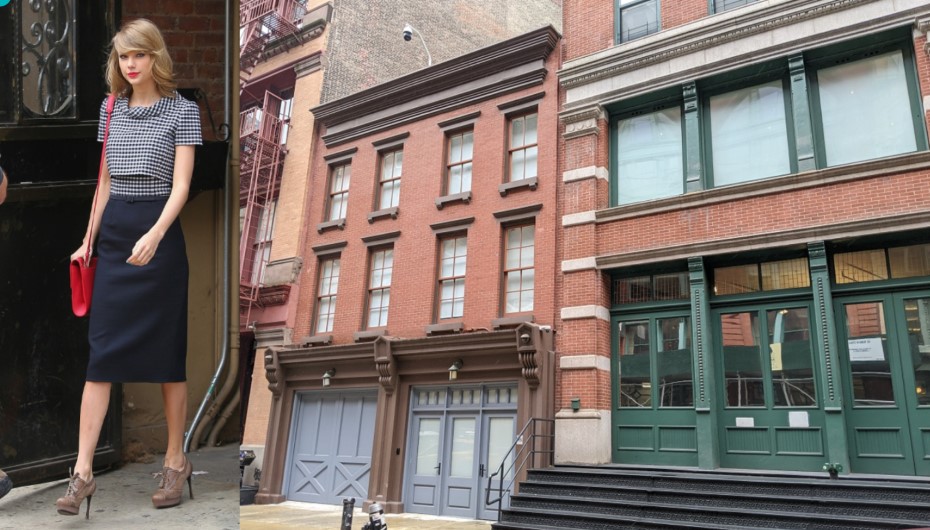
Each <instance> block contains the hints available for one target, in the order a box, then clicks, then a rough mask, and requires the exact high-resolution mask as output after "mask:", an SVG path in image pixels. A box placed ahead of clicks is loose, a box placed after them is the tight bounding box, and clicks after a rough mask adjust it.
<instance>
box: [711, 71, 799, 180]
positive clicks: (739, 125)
mask: <svg viewBox="0 0 930 530" xmlns="http://www.w3.org/2000/svg"><path fill="white" fill-rule="evenodd" d="M710 125H711V145H712V148H713V164H714V166H713V169H714V186H725V185H727V184H735V183H737V182H746V181H750V180H757V179H761V178H766V177H773V176H776V175H785V174H787V173H790V172H791V161H790V154H789V152H788V125H787V119H786V117H785V96H784V91H783V89H782V82H781V80H780V79H779V80H775V81H771V82H769V83H765V84H761V85H757V86H753V87H748V88H742V89H740V90H735V91H733V92H728V93H726V94H720V95H718V96H712V97H711V98H710Z"/></svg>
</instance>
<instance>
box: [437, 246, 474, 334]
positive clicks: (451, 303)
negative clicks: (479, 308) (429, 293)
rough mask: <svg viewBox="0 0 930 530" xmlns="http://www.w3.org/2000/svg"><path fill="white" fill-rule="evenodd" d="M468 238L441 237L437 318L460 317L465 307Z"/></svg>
mask: <svg viewBox="0 0 930 530" xmlns="http://www.w3.org/2000/svg"><path fill="white" fill-rule="evenodd" d="M467 253H468V238H467V237H465V236H460V237H452V238H448V239H443V240H442V243H441V244H440V256H439V261H440V264H439V318H441V319H442V318H457V317H461V316H462V314H463V313H464V309H465V262H466V258H467Z"/></svg>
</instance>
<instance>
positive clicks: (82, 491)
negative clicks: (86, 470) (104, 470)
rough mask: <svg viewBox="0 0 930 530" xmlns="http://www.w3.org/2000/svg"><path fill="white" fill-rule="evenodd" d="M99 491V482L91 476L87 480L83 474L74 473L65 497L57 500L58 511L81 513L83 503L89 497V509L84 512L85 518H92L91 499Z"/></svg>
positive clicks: (64, 513)
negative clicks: (82, 476)
mask: <svg viewBox="0 0 930 530" xmlns="http://www.w3.org/2000/svg"><path fill="white" fill-rule="evenodd" d="M96 492H97V482H96V481H95V480H94V478H93V477H91V479H90V481H85V480H84V479H83V478H81V475H79V474H77V473H74V474H72V475H71V480H69V481H68V491H67V492H66V493H65V496H64V497H61V498H59V499H58V501H56V502H55V506H56V507H58V513H60V514H61V515H78V514H79V513H81V503H82V502H84V498H85V497H86V498H87V511H85V512H84V518H85V519H90V499H91V497H93V496H94V493H96Z"/></svg>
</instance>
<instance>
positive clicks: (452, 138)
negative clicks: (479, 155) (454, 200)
mask: <svg viewBox="0 0 930 530" xmlns="http://www.w3.org/2000/svg"><path fill="white" fill-rule="evenodd" d="M474 143H475V133H474V131H471V130H468V131H461V132H457V133H452V134H450V135H449V136H448V146H447V150H448V153H449V154H448V162H447V163H446V195H454V194H456V193H465V192H466V191H471V164H472V155H473V153H474Z"/></svg>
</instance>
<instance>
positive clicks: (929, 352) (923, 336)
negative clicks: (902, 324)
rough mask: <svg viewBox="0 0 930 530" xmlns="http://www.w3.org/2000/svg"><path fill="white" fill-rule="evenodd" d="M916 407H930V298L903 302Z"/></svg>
mask: <svg viewBox="0 0 930 530" xmlns="http://www.w3.org/2000/svg"><path fill="white" fill-rule="evenodd" d="M904 315H905V319H906V320H907V322H908V326H907V335H908V339H910V340H908V343H909V344H910V346H911V348H910V349H911V355H910V359H911V363H910V365H911V367H912V368H913V370H914V386H915V388H914V390H915V392H916V393H917V404H918V405H930V298H918V299H916V300H907V301H905V302H904Z"/></svg>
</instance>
